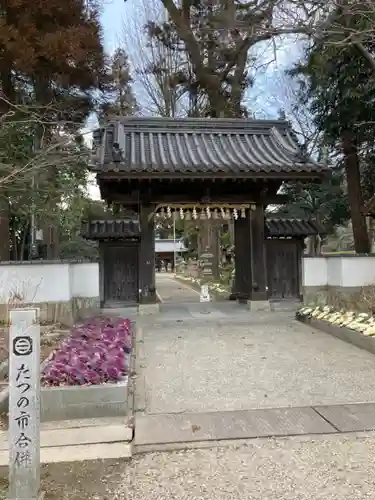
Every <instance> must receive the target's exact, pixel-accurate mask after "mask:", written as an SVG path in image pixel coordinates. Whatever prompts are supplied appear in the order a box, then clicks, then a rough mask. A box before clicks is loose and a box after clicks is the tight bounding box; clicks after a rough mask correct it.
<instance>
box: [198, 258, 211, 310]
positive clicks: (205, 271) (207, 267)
mask: <svg viewBox="0 0 375 500" xmlns="http://www.w3.org/2000/svg"><path fill="white" fill-rule="evenodd" d="M213 258H214V256H213V254H212V253H210V252H209V251H206V252H205V253H203V254H202V255H201V263H202V271H201V282H202V286H201V296H200V301H201V302H210V300H211V298H210V295H209V288H208V285H207V283H209V282H210V281H212V278H213V273H212V265H213Z"/></svg>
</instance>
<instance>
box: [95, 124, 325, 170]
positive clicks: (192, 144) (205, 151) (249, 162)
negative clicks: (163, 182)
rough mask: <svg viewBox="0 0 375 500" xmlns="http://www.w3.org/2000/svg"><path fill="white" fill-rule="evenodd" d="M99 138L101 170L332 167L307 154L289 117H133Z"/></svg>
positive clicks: (97, 149)
mask: <svg viewBox="0 0 375 500" xmlns="http://www.w3.org/2000/svg"><path fill="white" fill-rule="evenodd" d="M93 139H94V140H93V156H92V162H91V169H92V170H93V171H96V172H123V173H128V174H138V175H142V174H144V175H147V174H151V175H157V174H159V175H166V176H168V175H172V174H185V175H187V176H189V175H190V176H191V175H194V174H200V175H202V174H219V175H220V174H227V175H228V174H229V175H237V176H241V175H249V174H250V175H254V176H256V174H266V175H267V174H269V175H275V174H280V173H281V174H293V173H306V174H310V175H312V174H314V175H315V176H317V177H319V176H321V175H323V174H324V173H325V171H326V169H325V168H324V167H322V165H320V164H317V163H315V162H314V161H312V160H311V159H309V158H307V157H306V154H305V152H304V151H303V150H302V149H301V148H300V146H299V145H298V144H297V142H296V140H295V138H294V135H293V132H292V130H291V129H290V127H289V125H288V123H287V122H285V121H266V120H245V119H216V118H205V119H203V118H200V119H199V118H195V119H192V118H186V119H173V120H172V119H163V118H135V117H129V118H126V119H125V118H124V119H122V120H121V121H116V122H113V123H110V124H109V125H108V126H107V127H106V128H105V129H100V130H97V131H96V132H95V133H94V136H93ZM314 175H312V176H314Z"/></svg>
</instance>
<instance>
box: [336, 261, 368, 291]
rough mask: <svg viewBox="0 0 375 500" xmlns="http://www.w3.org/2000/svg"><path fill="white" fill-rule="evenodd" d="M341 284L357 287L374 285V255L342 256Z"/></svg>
mask: <svg viewBox="0 0 375 500" xmlns="http://www.w3.org/2000/svg"><path fill="white" fill-rule="evenodd" d="M340 260H341V261H342V273H341V279H342V285H341V286H345V287H358V286H366V285H375V256H368V257H342V258H341V259H340Z"/></svg>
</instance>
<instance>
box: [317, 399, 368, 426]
mask: <svg viewBox="0 0 375 500" xmlns="http://www.w3.org/2000/svg"><path fill="white" fill-rule="evenodd" d="M315 409H316V411H317V412H318V413H319V414H320V415H322V416H323V417H324V418H325V419H327V420H328V421H329V422H330V423H331V424H332V425H334V426H335V427H336V428H337V429H338V430H339V431H341V432H358V431H372V430H375V403H367V404H366V403H362V404H349V405H337V406H320V407H316V408H315Z"/></svg>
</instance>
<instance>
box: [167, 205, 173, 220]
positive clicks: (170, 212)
mask: <svg viewBox="0 0 375 500" xmlns="http://www.w3.org/2000/svg"><path fill="white" fill-rule="evenodd" d="M167 217H168V218H171V217H172V210H171V207H167Z"/></svg>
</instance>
